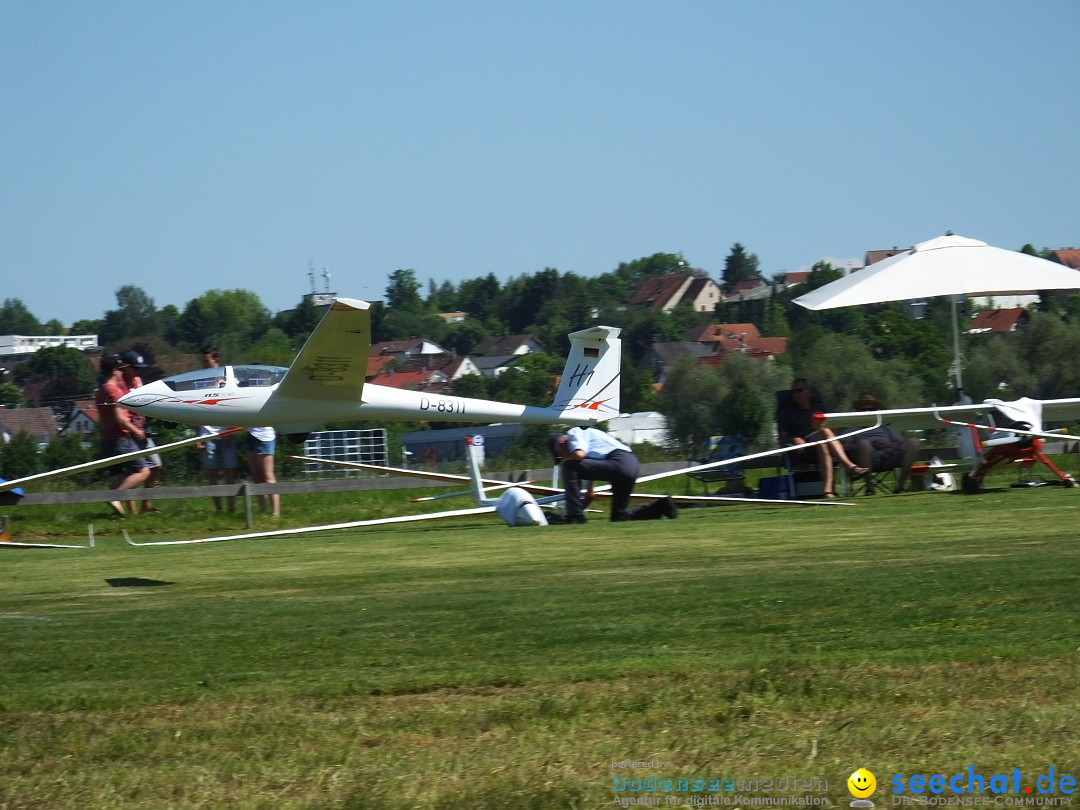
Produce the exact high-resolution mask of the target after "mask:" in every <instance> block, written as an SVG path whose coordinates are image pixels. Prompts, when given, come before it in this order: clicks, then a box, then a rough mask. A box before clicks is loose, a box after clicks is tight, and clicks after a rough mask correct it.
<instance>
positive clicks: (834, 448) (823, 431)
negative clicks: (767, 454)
mask: <svg viewBox="0 0 1080 810" xmlns="http://www.w3.org/2000/svg"><path fill="white" fill-rule="evenodd" d="M781 393H782V394H784V396H781V398H780V404H779V406H778V407H777V409H776V429H777V434H778V436H779V439H780V444H781V446H788V445H800V444H806V443H808V442H815V441H821V440H822V439H834V440H835V439H836V434H834V433H833V432H832V430H830V429H829V428H827V427H824V419H823V418H822V416H821V414H820V413H819V411H820V410H822V407H821V403H820V402H818V401H817V400H816V399H814V396H813V391H812V390H811V388H810V385H809V384H808V383H807V382H806V379H805V378H803V377H799V378H798V379H797V380H795V382H793V383H792V384H791V391H790V392H788V391H785V392H781ZM791 456H792V457H793V458H795V459H799V460H802V461H810V462H812V463H816V464H817V468H818V471H819V472H820V473H821V481H822V485H823V486H824V488H825V497H826V498H835V497H836V492H834V491H833V468H832V465H833V458H834V457H835V458H836V460H837V462H839V463H840V464H843V465H844V467H845V468H846V469H847V471H848V474H849V475H851V476H852V477H853V478H858V477H861V476H863V475H866V473H867V469H866V468H865V467H859V466H856V464H855V462H853V461H852V460H851V459H850V458H848V455H847V453H846V452H845V451H844V447H843V445H841V444H840V442H839V441H829V442H825V443H824V444H819V445H816V446H814V447H808V448H806V449H804V450H796V451H795V452H793V453H791Z"/></svg>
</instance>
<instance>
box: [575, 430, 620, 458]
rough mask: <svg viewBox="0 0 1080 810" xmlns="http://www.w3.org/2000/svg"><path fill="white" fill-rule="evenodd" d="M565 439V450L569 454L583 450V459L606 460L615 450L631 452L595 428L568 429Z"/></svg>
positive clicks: (616, 440)
mask: <svg viewBox="0 0 1080 810" xmlns="http://www.w3.org/2000/svg"><path fill="white" fill-rule="evenodd" d="M566 439H567V442H566V449H567V450H569V451H570V452H574V451H575V450H584V451H585V458H607V457H608V456H609V455H610V454H611V453H613V452H614V451H616V450H625V451H626V452H628V453H630V452H633V451H631V450H630V448H629V447H627V446H626V445H625V444H623V443H622V442H620V441H619V440H618V439H615V438H612V437H611V436H609V435H608V434H606V433H604V431H602V430H598V429H597V428H581V427H574V428H570V429H569V430H568V431H566Z"/></svg>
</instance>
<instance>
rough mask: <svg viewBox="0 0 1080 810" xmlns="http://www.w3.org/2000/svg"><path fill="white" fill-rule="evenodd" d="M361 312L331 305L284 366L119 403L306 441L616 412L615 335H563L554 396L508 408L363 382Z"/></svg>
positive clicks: (224, 372) (208, 373)
mask: <svg viewBox="0 0 1080 810" xmlns="http://www.w3.org/2000/svg"><path fill="white" fill-rule="evenodd" d="M369 307H370V304H368V303H367V302H366V301H357V300H354V299H350V298H338V299H337V300H336V301H334V303H333V304H332V305H331V307H330V309H329V311H328V312H327V313H326V315H325V316H324V317H323V319H322V321H320V322H319V325H318V326H317V327H316V328H315V331H314V332H312V333H311V337H309V338H308V340H307V342H306V343H305V344H304V346H303V348H302V349H301V350H300V353H299V354H298V355H297V356H296V359H295V360H294V361H293V364H292V365H291V366H290V367H289V368H287V369H286V368H281V367H278V366H225V367H220V368H212V369H201V370H199V371H190V372H187V373H185V374H178V375H176V376H173V377H166V378H164V379H161V380H157V381H156V382H152V383H148V384H146V385H143V386H142V387H140V388H138V389H137V390H135V391H132V392H130V393H128V394H126V395H124V396H123V397H122V398H121V399H120V401H119V404H120V405H121V406H122V407H124V408H128V409H129V410H132V411H137V412H139V413H143V414H145V415H147V416H152V417H156V418H158V419H162V420H165V421H167V422H183V423H186V424H190V425H222V426H225V427H258V426H263V425H270V426H273V427H275V428H277V429H278V430H279V431H280V432H282V433H285V434H287V435H296V434H300V435H303V434H306V433H309V432H311V431H312V430H315V429H317V428H319V427H320V426H321V425H323V424H325V423H327V422H335V421H351V420H356V419H395V420H404V421H420V420H436V421H439V422H514V423H529V424H551V423H555V422H561V423H564V424H572V425H589V424H595V423H597V422H601V421H604V420H606V419H610V418H611V417H613V416H618V414H619V374H620V366H621V357H620V353H621V341H620V339H619V332H620V331H621V330H620V329H618V328H616V327H612V326H594V327H590V328H588V329H582V330H580V331H577V332H572V333H571V334H570V354H569V356H568V357H567V360H566V365H565V367H564V369H563V373H562V380H561V382H560V384H559V390H558V391H557V392H556V394H555V399H554V401H553V402H552V403H551V404H550V405H548V406H544V407H541V406H533V405H516V404H512V403H506V402H493V401H490V400H483V399H471V398H467V397H456V396H450V395H442V394H429V393H424V392H422V391H401V390H398V389H395V388H388V387H386V386H381V385H375V384H373V383H367V382H365V376H366V374H367V360H368V354H369V352H370V350H371V313H370V309H369Z"/></svg>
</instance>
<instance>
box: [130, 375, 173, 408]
mask: <svg viewBox="0 0 1080 810" xmlns="http://www.w3.org/2000/svg"><path fill="white" fill-rule="evenodd" d="M171 393H172V391H171V389H170V388H169V386H167V385H166V384H165V383H164V382H162V381H161V380H158V381H156V382H152V383H147V384H146V385H143V386H141V387H139V388H136V389H135V390H134V391H128V392H127V393H126V394H124V395H123V396H122V397H120V399H119V400H117V404H118V405H120V406H121V407H123V408H129V409H132V410H137V409H139V408H142V407H145V406H147V405H153V404H154V403H155V402H160V401H161V400H163V399H172V396H171Z"/></svg>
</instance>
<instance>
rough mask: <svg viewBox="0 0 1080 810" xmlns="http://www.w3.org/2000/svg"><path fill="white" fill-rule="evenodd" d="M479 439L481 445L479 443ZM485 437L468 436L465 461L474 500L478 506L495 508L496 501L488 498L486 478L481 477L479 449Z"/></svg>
mask: <svg viewBox="0 0 1080 810" xmlns="http://www.w3.org/2000/svg"><path fill="white" fill-rule="evenodd" d="M477 439H479V440H480V441H479V443H477V441H476V440H477ZM483 443H484V437H483V436H480V435H477V436H468V437H466V438H465V460H466V462H467V463H468V465H469V485H470V487H471V489H472V496H473V500H474V501H476V505H477V506H493V505H494V504H495V501H494V500H492V499H491V498H489V497H488V495H487V492H486V491H485V490H484V478H483V476H482V475H480V459H479V455H480V451H479V447H481V446H483Z"/></svg>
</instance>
